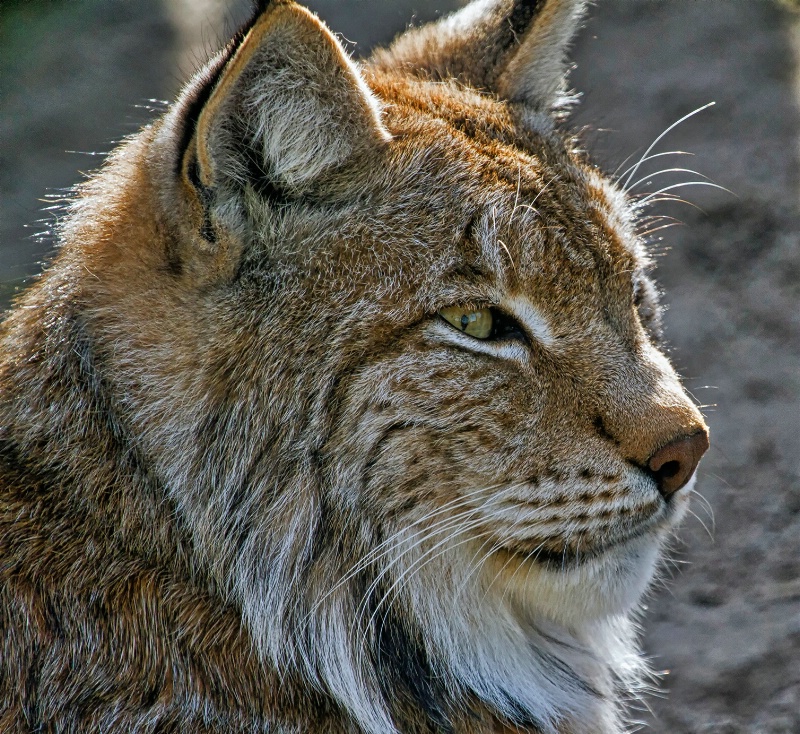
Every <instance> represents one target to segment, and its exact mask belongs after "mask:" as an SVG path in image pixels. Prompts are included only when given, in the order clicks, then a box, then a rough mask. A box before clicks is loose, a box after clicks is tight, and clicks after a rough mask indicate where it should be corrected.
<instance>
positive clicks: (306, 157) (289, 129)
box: [183, 0, 388, 195]
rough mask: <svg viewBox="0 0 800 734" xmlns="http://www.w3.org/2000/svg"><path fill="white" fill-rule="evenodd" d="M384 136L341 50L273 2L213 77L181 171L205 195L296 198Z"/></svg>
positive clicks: (314, 24) (306, 17)
mask: <svg viewBox="0 0 800 734" xmlns="http://www.w3.org/2000/svg"><path fill="white" fill-rule="evenodd" d="M387 138H388V133H387V132H386V130H385V129H384V128H383V126H382V124H381V121H380V108H379V105H378V102H377V101H376V99H375V98H374V96H373V95H372V93H371V92H370V90H369V89H368V88H367V85H366V84H365V82H364V81H363V79H362V77H361V75H360V74H359V72H358V70H357V69H356V67H355V65H354V64H353V63H352V61H351V60H350V58H349V57H348V56H347V54H346V52H345V51H344V49H343V48H342V46H341V44H340V43H339V42H338V41H337V40H336V38H335V37H334V36H333V35H332V34H331V33H330V31H328V29H327V28H326V27H325V26H324V25H323V24H322V23H321V22H320V21H319V20H318V19H317V18H316V17H315V16H314V15H312V14H311V13H310V12H309V11H307V10H306V9H305V8H302V7H300V6H298V5H295V4H294V3H292V2H281V1H280V0H274V1H273V2H271V3H268V4H267V6H266V9H265V10H264V11H263V12H262V13H261V15H260V16H259V17H258V18H257V19H256V21H255V22H254V23H253V25H252V27H251V28H250V30H249V31H247V33H246V34H245V35H244V37H243V39H242V40H241V42H240V44H239V45H238V47H237V48H236V50H235V51H234V52H233V54H232V55H231V57H230V59H229V60H228V61H227V62H226V63H225V65H224V67H223V69H222V71H221V72H220V73H219V75H218V78H217V80H216V82H215V84H214V87H213V90H212V91H211V94H210V95H209V97H208V99H207V101H206V103H205V104H204V105H203V107H202V109H201V111H200V113H199V116H198V117H197V122H196V126H195V131H194V135H193V136H192V138H191V140H190V142H189V145H188V147H187V149H186V151H185V153H184V166H183V168H184V172H185V174H186V176H187V178H188V179H189V180H190V181H191V180H192V179H194V180H195V181H198V180H199V183H200V185H201V186H202V187H204V188H205V189H207V190H210V191H212V192H213V191H214V190H215V189H217V188H218V187H226V186H227V185H229V184H231V183H234V184H239V185H243V184H246V183H248V182H251V183H253V184H254V185H255V186H256V188H258V189H261V190H267V191H272V190H275V189H277V190H278V191H280V192H283V193H287V194H289V195H297V194H299V193H300V192H301V191H302V190H303V188H304V187H305V186H307V185H308V184H309V183H310V182H311V181H313V180H315V179H317V178H319V177H320V176H321V175H323V174H324V173H325V172H326V171H328V170H330V169H334V168H337V167H339V166H341V165H343V164H344V163H345V162H346V161H347V159H349V158H350V157H351V156H353V155H354V154H355V153H356V152H357V151H359V150H364V149H368V148H370V147H374V146H375V145H376V144H378V143H379V142H380V141H382V140H385V139H387ZM253 178H257V179H259V180H258V181H253V180H252V179H253ZM206 195H207V194H206Z"/></svg>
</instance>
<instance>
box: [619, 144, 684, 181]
mask: <svg viewBox="0 0 800 734" xmlns="http://www.w3.org/2000/svg"><path fill="white" fill-rule="evenodd" d="M665 155H692V156H693V155H694V153H687V152H686V151H685V150H667V151H665V152H663V153H653V155H649V156H647V157H646V158H641V159H640V160H639V162H638V163H634V164H633V165H632V166H630V167H629V168H626V169H625V170H624V171H623V172H622V173H620V174H619V175H617V172H616V171H614V174H613V175H614V178H616V179H620V178H622V177H623V176H625V175H627V174H628V173H630V172H631V171H632V170H633V169H634V168H636V166H641V165H642V163H647V161H652V160H653V159H654V158H661V157H662V156H665ZM630 158H631V156H628V157H627V158H626V159H625V160H624V161H622V163H621V164H620V166H619V168H622V166H624V165H625V163H626V162H627V161H628V160H629V159H630ZM626 190H627V189H625V188H623V191H626Z"/></svg>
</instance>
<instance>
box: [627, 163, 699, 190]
mask: <svg viewBox="0 0 800 734" xmlns="http://www.w3.org/2000/svg"><path fill="white" fill-rule="evenodd" d="M666 173H691V174H694V175H695V176H700V178H704V179H708V176H705V175H703V174H702V173H700V172H699V171H694V170H692V169H691V168H662V169H661V170H660V171H656V172H655V173H648V174H647V175H646V176H642V177H641V178H640V179H639V180H638V181H636V183H634V184H632V185H631V186H629V187H628V188H627V189H626V191H629V192H630V191H633V190H634V189H635V188H636V187H637V186H639V185H641V184H643V183H644V182H645V181H646V182H647V183H650V181H652V180H653V179H654V178H655V177H656V176H663V175H664V174H666Z"/></svg>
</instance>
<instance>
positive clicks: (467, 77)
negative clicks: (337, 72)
mask: <svg viewBox="0 0 800 734" xmlns="http://www.w3.org/2000/svg"><path fill="white" fill-rule="evenodd" d="M585 6H586V0H474V2H472V3H470V4H469V5H467V6H466V7H465V8H464V9H462V10H460V11H458V12H457V13H454V14H453V15H450V16H448V17H446V18H443V19H442V20H441V21H439V22H438V23H434V24H430V25H427V26H423V27H421V28H417V29H413V30H411V31H408V32H407V33H404V34H403V35H401V36H400V37H399V38H398V39H397V40H396V41H395V42H394V43H393V44H392V46H391V47H390V48H389V49H388V50H379V51H377V52H376V53H375V55H374V56H373V60H372V61H373V63H374V64H375V65H376V66H378V67H382V68H387V69H395V70H397V69H401V70H404V71H406V72H408V73H410V74H415V75H417V76H421V77H423V78H429V79H434V80H446V79H458V80H459V81H460V82H462V83H464V84H467V85H469V86H472V87H474V88H476V89H480V90H483V91H487V92H491V93H493V94H496V95H498V96H499V97H501V98H503V99H507V100H510V101H512V102H523V103H525V104H527V105H529V106H530V107H533V108H535V109H537V110H543V111H544V110H550V109H553V108H554V107H557V106H558V105H559V103H560V101H561V99H562V98H563V93H564V86H565V77H566V71H567V63H566V58H565V57H566V51H567V48H568V46H569V43H570V41H571V39H572V37H573V35H574V33H575V31H576V30H577V28H578V25H579V23H580V20H581V17H582V15H583V10H584V8H585Z"/></svg>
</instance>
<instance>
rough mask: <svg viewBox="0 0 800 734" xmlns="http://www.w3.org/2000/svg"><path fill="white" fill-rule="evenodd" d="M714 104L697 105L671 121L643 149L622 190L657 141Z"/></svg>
mask: <svg viewBox="0 0 800 734" xmlns="http://www.w3.org/2000/svg"><path fill="white" fill-rule="evenodd" d="M715 104H716V102H709V103H708V104H704V105H703V106H702V107H698V108H697V109H696V110H692V112H690V113H689V114H688V115H684V116H683V117H681V119H680V120H677V121H676V122H673V123H672V124H671V125H670V126H669V127H668V128H667V129H666V130H664V132H663V133H661V135H659V136H658V137H657V138H656V139H655V140H654V141H653V142H652V143H650V146H649V147H648V148H647V150H645V152H644V155H642V157H641V158H640V159H639V162H638V163H637V164H636V165H635V166H634V167H633V169H632V170H631V172H630V173H629V174H628V178H626V179H625V183H624V184H623V186H622V189H623V191H627V189H628V185H629V184H630V182H631V179H632V178H633V177H634V176H635V175H636V171H638V170H639V167H640V166H641V165H642V163H643V162H644V160H645V159H646V158H647V156H648V155H650V151H651V150H653V148H655V147H656V145H658V143H659V142H660V141H661V140H662V139H663V138H664V137H665V136H666V135H668V134H669V133H670V132H672V130H674V129H675V128H676V127H678V125H680V124H681V123H682V122H685V121H686V120H688V119H689V118H690V117H694V116H695V115H696V114H698V113H700V112H702V111H703V110H707V109H708V108H709V107H713V106H714V105H715Z"/></svg>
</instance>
